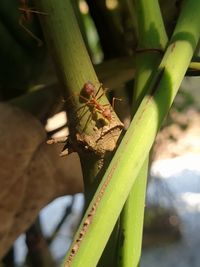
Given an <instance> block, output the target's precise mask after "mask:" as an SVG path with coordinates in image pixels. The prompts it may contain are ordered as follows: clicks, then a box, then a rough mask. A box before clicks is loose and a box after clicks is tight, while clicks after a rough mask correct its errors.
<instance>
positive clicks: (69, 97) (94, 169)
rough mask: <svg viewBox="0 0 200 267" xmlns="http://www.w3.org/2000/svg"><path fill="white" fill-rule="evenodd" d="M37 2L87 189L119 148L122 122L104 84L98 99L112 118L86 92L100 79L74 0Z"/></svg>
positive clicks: (71, 138)
mask: <svg viewBox="0 0 200 267" xmlns="http://www.w3.org/2000/svg"><path fill="white" fill-rule="evenodd" d="M35 4H36V9H37V10H38V11H39V12H43V13H44V14H46V15H39V16H40V20H41V24H42V28H43V31H44V34H45V37H46V41H47V44H48V46H49V49H50V52H51V55H52V57H53V60H54V63H55V67H56V71H57V75H58V78H59V82H60V84H61V86H62V88H63V95H64V96H65V98H66V108H67V110H68V118H69V127H70V141H69V143H70V145H71V144H72V148H71V147H70V149H73V150H74V151H77V152H78V153H79V156H80V160H81V164H82V170H83V176H84V182H85V185H86V190H85V192H86V193H87V192H90V191H91V186H92V187H93V182H94V180H95V177H96V176H97V174H99V172H100V170H101V169H102V167H103V166H104V162H103V163H102V159H104V158H105V155H106V154H107V153H108V152H110V151H112V150H113V149H114V148H115V146H116V142H117V139H118V137H119V135H120V133H121V129H122V124H121V122H120V121H119V119H118V117H117V116H116V114H115V112H114V111H113V109H112V107H111V106H109V102H108V100H107V98H106V96H105V93H104V90H103V88H100V90H99V93H98V97H99V96H101V97H100V98H99V99H98V100H97V101H98V104H100V105H102V106H101V107H103V108H104V106H103V105H108V106H107V108H108V109H109V110H110V112H111V119H110V120H109V121H108V120H107V119H106V118H105V116H103V112H102V109H101V110H97V109H95V106H94V105H92V104H91V105H88V104H87V97H88V98H89V96H87V95H86V96H85V92H83V90H84V88H83V87H84V84H85V83H86V82H88V81H90V82H91V83H92V84H93V85H94V86H95V89H96V91H97V90H98V88H99V87H100V83H99V81H98V78H97V76H96V73H95V71H94V68H93V65H92V63H91V60H90V58H89V55H88V53H87V50H86V48H85V45H84V42H83V39H82V36H81V33H80V30H79V27H78V23H77V21H76V18H75V15H74V12H73V8H72V6H71V1H69V0H68V1H65V0H57V1H54V0H35ZM89 99H90V98H89ZM98 111H99V112H98ZM113 135H114V136H115V138H113ZM87 186H88V187H87Z"/></svg>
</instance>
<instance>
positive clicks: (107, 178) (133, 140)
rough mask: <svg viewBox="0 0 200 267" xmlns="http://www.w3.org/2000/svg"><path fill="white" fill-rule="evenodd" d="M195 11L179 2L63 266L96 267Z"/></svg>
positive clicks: (175, 72) (164, 108) (171, 89)
mask: <svg viewBox="0 0 200 267" xmlns="http://www.w3.org/2000/svg"><path fill="white" fill-rule="evenodd" d="M199 12H200V2H199V1H196V0H188V1H186V2H185V5H184V7H183V8H182V13H181V16H180V18H179V21H178V24H177V26H176V29H175V32H174V34H173V37H172V39H171V43H170V45H169V46H168V48H167V51H166V53H165V55H164V58H163V60H162V61H161V63H160V65H159V68H158V72H157V75H155V78H154V79H152V82H151V84H150V91H149V95H147V96H146V97H145V98H144V99H143V101H142V103H141V105H140V107H139V109H138V111H137V113H136V115H135V117H134V119H133V121H132V123H131V125H130V128H129V129H128V131H127V133H126V134H125V136H124V138H123V140H122V142H121V144H120V146H119V148H118V150H117V152H116V154H115V156H114V157H113V159H112V161H111V164H110V166H109V168H108V169H107V171H106V173H105V175H104V177H103V180H102V182H101V183H100V185H99V187H98V190H97V192H96V194H95V196H94V198H93V200H92V202H91V204H90V206H89V207H88V210H87V212H86V215H85V216H84V218H83V220H82V223H81V225H80V227H79V229H78V231H77V234H76V236H75V239H74V242H73V243H72V245H71V247H70V249H69V252H68V254H67V256H66V259H65V260H64V262H63V266H65V267H69V266H70V267H73V266H76V267H80V266H87V267H94V266H96V264H97V262H98V260H99V258H100V255H101V253H102V251H103V248H104V247H105V244H106V242H107V240H108V238H109V235H110V233H111V231H112V229H113V227H114V225H115V222H116V220H117V218H118V216H119V214H120V211H121V210H122V207H123V205H124V203H125V201H126V199H127V197H128V194H129V193H130V190H131V188H132V186H133V184H134V182H135V179H136V178H137V176H138V174H139V171H140V169H141V167H142V165H143V163H144V160H145V159H146V157H147V156H148V153H149V151H150V149H151V146H152V144H153V141H154V139H155V136H156V134H157V131H158V129H159V127H160V125H161V123H162V121H163V119H164V117H165V116H166V114H167V112H168V111H169V108H170V106H171V104H172V102H173V100H174V98H175V96H176V93H177V91H178V88H179V86H180V84H181V82H182V80H183V78H184V75H185V72H186V70H187V68H188V65H189V63H190V60H191V58H192V55H193V53H194V51H195V47H196V45H197V42H198V40H199V37H200V18H199ZM106 211H107V212H106Z"/></svg>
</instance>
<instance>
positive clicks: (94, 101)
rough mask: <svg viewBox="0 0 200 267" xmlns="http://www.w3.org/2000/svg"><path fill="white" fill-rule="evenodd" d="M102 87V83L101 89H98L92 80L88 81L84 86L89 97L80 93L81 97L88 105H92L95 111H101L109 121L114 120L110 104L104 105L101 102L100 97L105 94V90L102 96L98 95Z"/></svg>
mask: <svg viewBox="0 0 200 267" xmlns="http://www.w3.org/2000/svg"><path fill="white" fill-rule="evenodd" d="M101 88H102V85H100V86H99V89H98V90H96V88H95V86H94V85H93V84H92V83H91V82H87V83H85V84H84V86H83V93H84V94H86V95H87V97H88V98H87V97H84V96H82V95H80V98H82V99H83V100H85V101H86V105H87V106H89V107H92V109H93V112H99V113H100V114H101V115H102V116H103V117H104V118H105V119H107V120H108V121H109V122H110V121H111V120H112V111H111V108H110V107H106V106H109V104H105V105H102V104H101V103H99V101H98V100H99V99H100V98H101V97H102V96H103V94H105V92H103V93H102V94H101V95H100V96H98V97H97V95H98V93H99V91H100V89H101Z"/></svg>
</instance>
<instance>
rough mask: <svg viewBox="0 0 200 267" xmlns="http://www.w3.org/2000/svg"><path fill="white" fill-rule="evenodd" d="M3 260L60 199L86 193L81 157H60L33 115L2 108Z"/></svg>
mask: <svg viewBox="0 0 200 267" xmlns="http://www.w3.org/2000/svg"><path fill="white" fill-rule="evenodd" d="M0 129H1V130H0V188H1V190H0V218H1V220H0V257H2V256H3V255H5V253H6V251H7V250H8V249H9V247H10V246H11V245H12V243H13V241H14V240H15V239H16V238H17V237H18V236H19V235H20V234H21V233H23V232H24V231H25V230H26V229H27V228H28V227H29V226H30V225H31V224H32V223H33V222H34V220H35V218H36V216H37V215H38V212H39V211H40V209H41V208H42V207H44V206H45V205H46V204H47V203H49V202H50V201H51V200H53V199H54V198H56V197H59V196H61V195H67V194H74V193H77V192H82V191H83V183H82V178H81V169H80V164H79V160H78V157H77V155H76V154H71V155H70V156H68V157H67V158H60V157H59V149H58V147H56V146H48V145H47V144H46V143H45V140H46V134H45V131H44V129H43V126H42V125H41V124H40V122H39V121H37V120H36V119H35V118H34V117H32V116H31V115H30V114H28V113H25V112H24V111H22V110H20V109H18V108H16V107H12V106H9V105H7V104H2V103H1V104H0Z"/></svg>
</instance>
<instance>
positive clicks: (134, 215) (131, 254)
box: [118, 0, 168, 267]
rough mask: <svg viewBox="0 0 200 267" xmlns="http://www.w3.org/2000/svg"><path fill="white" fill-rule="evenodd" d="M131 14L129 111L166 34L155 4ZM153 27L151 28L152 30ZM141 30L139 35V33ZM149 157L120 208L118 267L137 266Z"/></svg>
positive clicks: (141, 5)
mask: <svg viewBox="0 0 200 267" xmlns="http://www.w3.org/2000/svg"><path fill="white" fill-rule="evenodd" d="M134 6H135V13H136V14H137V25H138V28H139V29H138V32H139V36H138V45H139V47H138V50H140V48H145V49H144V51H143V52H140V53H138V54H137V55H136V77H135V88H134V99H133V110H134V111H135V110H136V109H137V108H138V105H139V104H140V102H141V101H142V98H143V97H144V95H145V94H146V91H147V89H148V82H149V81H150V79H151V76H152V73H153V71H154V70H155V69H156V67H157V66H158V64H159V62H160V60H161V53H159V52H155V51H154V48H156V49H159V50H160V51H164V50H165V47H166V45H167V41H168V39H167V35H166V32H165V28H164V23H163V20H162V16H161V11H160V8H159V4H158V1H155V0H150V1H148V3H147V1H145V0H139V1H135V5H134ZM152 25H153V27H152ZM141 31H142V32H141ZM148 163H149V157H147V159H146V160H145V162H144V165H143V166H142V168H141V170H140V172H139V174H138V177H137V178H136V181H135V183H134V184H133V187H132V189H131V192H130V194H129V197H128V199H127V201H126V203H125V206H124V208H123V211H122V214H121V219H120V228H121V235H122V238H121V239H122V240H123V242H119V249H120V250H119V265H118V266H119V267H130V266H131V267H136V266H138V265H139V262H140V256H141V247H142V233H143V221H144V207H145V196H146V183H147V177H148V165H149V164H148Z"/></svg>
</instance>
